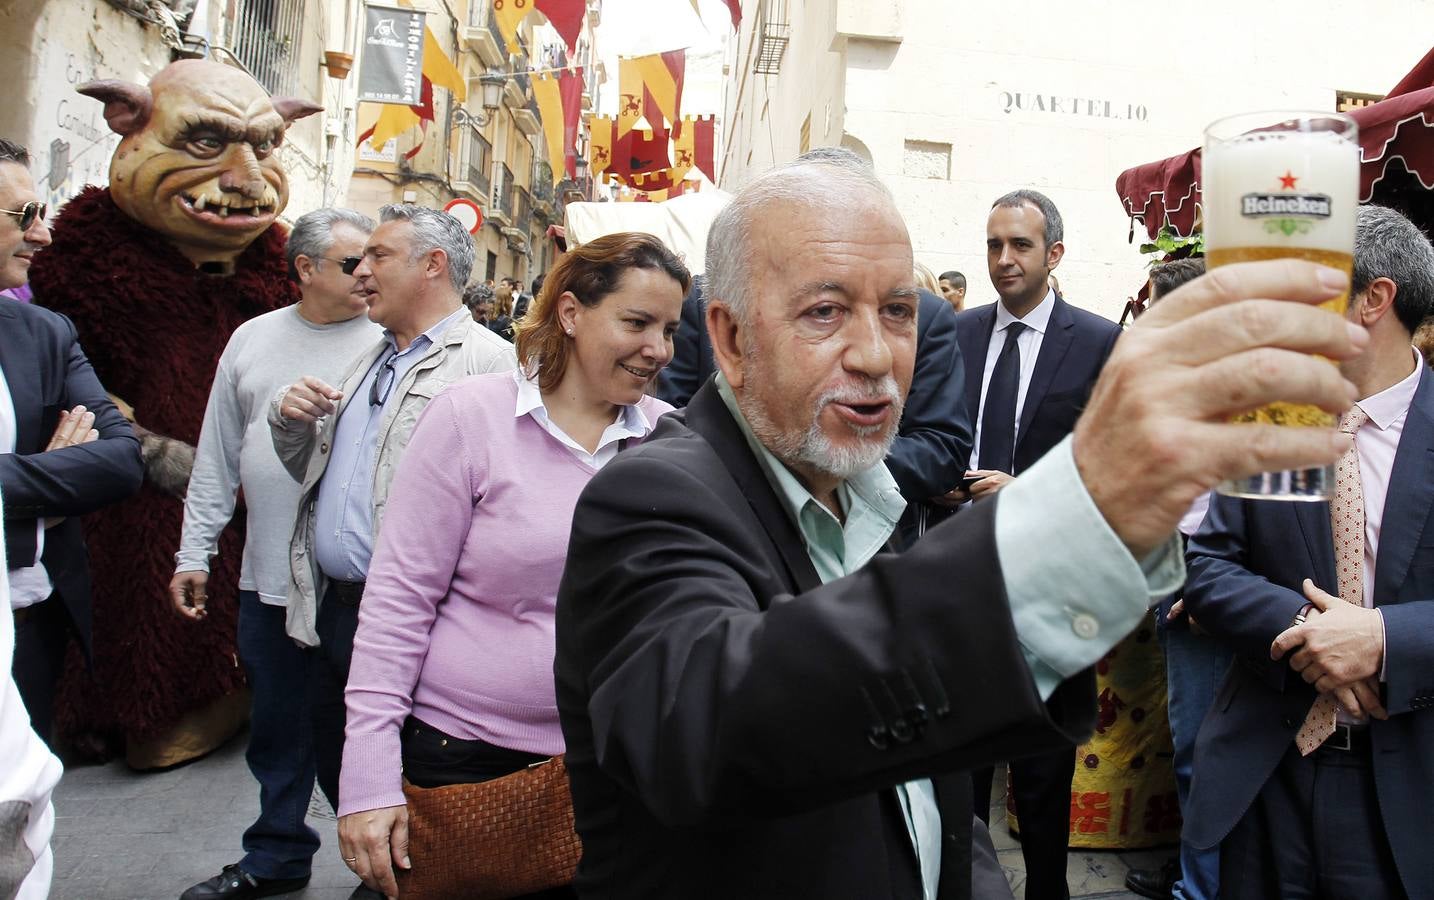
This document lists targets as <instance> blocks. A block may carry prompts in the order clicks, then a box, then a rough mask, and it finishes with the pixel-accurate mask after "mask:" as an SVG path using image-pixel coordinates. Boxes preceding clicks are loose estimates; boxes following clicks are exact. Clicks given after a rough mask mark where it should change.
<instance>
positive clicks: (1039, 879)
mask: <svg viewBox="0 0 1434 900" xmlns="http://www.w3.org/2000/svg"><path fill="white" fill-rule="evenodd" d="M1063 238H1064V229H1063V226H1062V224H1061V214H1060V212H1059V211H1058V210H1057V209H1056V206H1055V204H1054V203H1052V202H1051V200H1050V198H1048V197H1046V196H1045V195H1044V194H1041V193H1038V192H1036V191H1029V190H1021V191H1012V192H1011V193H1009V194H1006V195H1005V196H1004V197H1002V198H1000V199H999V200H997V201H996V202H995V204H994V205H992V207H991V214H990V216H989V217H988V218H987V220H986V264H987V267H988V268H989V269H990V273H991V283H992V284H993V285H994V286H995V288H996V293H997V294H998V295H999V297H1000V300H999V302H997V303H992V304H989V305H987V306H978V307H976V308H974V309H968V310H966V311H964V312H962V313H961V314H960V315H958V316H957V317H956V333H957V339H958V341H959V342H960V345H961V356H962V358H963V359H964V360H965V363H966V409H967V410H968V412H969V414H970V418H971V420H972V421H973V422H974V423H975V429H976V443H975V449H974V450H973V451H972V455H971V469H970V471H968V472H967V473H966V474H967V476H968V477H970V478H976V479H978V480H977V481H975V483H974V484H971V485H970V487H969V492H968V491H967V490H961V491H957V492H956V494H955V495H954V496H953V499H956V500H964V499H968V497H969V498H978V499H979V498H981V497H986V496H990V495H991V494H992V493H994V492H995V491H997V490H1000V489H1001V488H1002V487H1003V486H1005V485H1006V484H1008V483H1009V482H1010V481H1011V479H1012V478H1014V477H1015V476H1016V475H1019V474H1020V473H1022V472H1024V471H1026V470H1027V469H1029V468H1030V467H1031V466H1032V465H1033V464H1034V463H1035V462H1036V460H1038V459H1040V458H1041V457H1042V456H1044V455H1045V454H1046V453H1047V452H1048V451H1049V450H1050V449H1051V448H1052V447H1054V446H1055V445H1056V444H1058V443H1060V442H1061V441H1062V440H1064V439H1065V438H1066V436H1067V435H1069V434H1070V433H1071V430H1072V429H1074V428H1075V424H1076V419H1078V418H1079V417H1080V414H1081V410H1083V409H1084V408H1085V404H1086V400H1087V399H1088V398H1089V397H1090V392H1091V388H1093V387H1094V386H1095V382H1096V379H1097V378H1098V377H1099V376H1100V370H1101V367H1102V366H1104V365H1105V361H1106V359H1107V358H1108V357H1109V356H1110V351H1111V348H1112V347H1114V346H1115V339H1116V338H1117V337H1119V336H1120V326H1118V325H1116V324H1115V323H1114V322H1111V321H1109V320H1107V319H1102V318H1101V317H1100V316H1097V315H1095V314H1093V313H1089V312H1086V311H1085V310H1083V309H1077V308H1075V307H1073V306H1071V305H1070V304H1068V303H1066V301H1065V300H1063V299H1061V297H1060V295H1059V294H1058V293H1057V292H1056V291H1055V290H1054V289H1053V288H1051V287H1050V280H1051V272H1053V271H1054V270H1055V268H1056V266H1058V265H1059V264H1060V262H1061V259H1062V257H1063V256H1064V255H1065V244H1064V243H1063V242H1062V241H1063ZM1033 549H1034V548H1033ZM992 774H993V773H992V771H991V770H990V769H981V770H978V771H977V772H976V773H975V774H974V786H975V791H976V797H975V800H976V804H977V812H978V814H979V815H980V816H981V818H982V819H983V820H984V819H985V818H986V817H987V816H988V815H989V806H990V803H989V800H990V792H991V779H992ZM1074 774H1075V745H1074V744H1071V745H1068V746H1063V747H1058V748H1055V749H1054V750H1052V751H1051V752H1049V753H1044V754H1040V755H1036V756H1029V757H1025V758H1022V759H1014V760H1012V761H1011V794H1012V796H1013V798H1014V800H1015V804H1016V815H1017V816H1018V817H1019V819H1020V823H1021V853H1022V855H1023V856H1024V857H1025V860H1026V873H1027V877H1026V897H1027V898H1028V900H1037V898H1040V900H1046V898H1056V900H1063V898H1065V897H1068V896H1069V890H1068V888H1067V886H1066V877H1065V872H1066V851H1067V848H1068V845H1069V837H1070V784H1071V777H1072V776H1073V775H1074Z"/></svg>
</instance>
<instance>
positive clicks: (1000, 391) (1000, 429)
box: [980, 322, 1026, 475]
mask: <svg viewBox="0 0 1434 900" xmlns="http://www.w3.org/2000/svg"><path fill="white" fill-rule="evenodd" d="M1025 330H1026V326H1025V325H1024V324H1022V323H1021V322H1012V323H1011V324H1010V325H1007V326H1006V343H1005V346H1003V347H1002V348H1001V355H1000V356H998V357H996V368H995V369H993V370H992V371H991V383H990V384H989V385H987V386H986V406H985V408H984V409H983V410H982V413H981V454H980V463H981V468H983V469H995V470H997V471H999V472H1006V473H1008V474H1012V475H1014V474H1015V454H1016V394H1017V392H1018V391H1019V390H1020V388H1021V350H1020V348H1019V347H1017V346H1016V338H1017V337H1019V336H1020V334H1021V332H1023V331H1025Z"/></svg>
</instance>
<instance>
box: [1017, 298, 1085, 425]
mask: <svg viewBox="0 0 1434 900" xmlns="http://www.w3.org/2000/svg"><path fill="white" fill-rule="evenodd" d="M1074 340H1075V316H1073V315H1071V311H1070V307H1069V306H1067V305H1066V302H1065V301H1064V300H1062V299H1061V298H1060V297H1056V302H1055V308H1054V309H1052V310H1051V321H1050V323H1049V324H1048V325H1047V326H1046V333H1045V336H1044V337H1042V338H1041V352H1040V354H1039V355H1037V356H1036V369H1035V371H1034V372H1032V373H1031V385H1030V387H1028V388H1027V389H1026V403H1025V406H1023V407H1021V427H1020V428H1019V429H1018V433H1017V435H1016V447H1015V449H1016V450H1020V448H1021V444H1022V443H1023V442H1024V441H1025V440H1026V436H1027V435H1029V434H1030V433H1031V421H1032V420H1033V419H1035V417H1036V410H1037V409H1039V408H1040V405H1041V400H1042V399H1043V398H1044V397H1045V396H1046V392H1047V391H1049V390H1050V388H1051V382H1052V381H1053V380H1054V379H1055V377H1056V372H1057V371H1059V370H1060V367H1061V361H1062V360H1064V359H1065V358H1066V351H1067V350H1069V349H1070V348H1071V342H1072V341H1074Z"/></svg>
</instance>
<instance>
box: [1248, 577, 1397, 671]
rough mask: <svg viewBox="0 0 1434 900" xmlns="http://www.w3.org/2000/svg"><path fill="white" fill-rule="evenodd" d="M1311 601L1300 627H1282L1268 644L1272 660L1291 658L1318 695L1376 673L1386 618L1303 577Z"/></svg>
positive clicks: (1382, 645) (1382, 653) (1292, 666)
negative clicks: (1308, 611) (1321, 588)
mask: <svg viewBox="0 0 1434 900" xmlns="http://www.w3.org/2000/svg"><path fill="white" fill-rule="evenodd" d="M1304 591H1305V597H1307V598H1308V599H1309V601H1310V602H1311V603H1313V604H1314V610H1319V615H1318V616H1316V615H1314V610H1311V611H1310V614H1309V616H1307V617H1306V619H1305V623H1304V624H1303V625H1296V626H1293V627H1291V628H1286V629H1285V630H1284V631H1282V632H1280V634H1279V635H1278V636H1277V637H1276V638H1275V642H1274V643H1273V644H1271V645H1270V658H1271V659H1283V658H1284V656H1285V654H1286V653H1289V652H1290V651H1292V650H1294V649H1295V648H1296V647H1299V650H1297V651H1295V653H1294V655H1293V656H1291V657H1290V668H1291V669H1294V670H1295V671H1296V672H1298V673H1300V677H1301V678H1303V679H1304V680H1305V681H1307V682H1309V683H1310V684H1312V685H1314V686H1315V689H1316V690H1318V691H1319V692H1320V693H1329V692H1330V691H1332V690H1334V689H1335V688H1340V687H1347V686H1349V685H1351V684H1353V683H1354V682H1356V681H1363V680H1364V679H1366V678H1372V677H1374V676H1375V675H1377V674H1378V673H1379V666H1380V663H1382V662H1383V660H1384V617H1383V616H1381V615H1380V614H1379V611H1378V610H1373V609H1365V608H1364V607H1363V606H1355V605H1354V604H1353V603H1346V602H1344V601H1343V600H1341V599H1339V598H1338V597H1335V596H1332V595H1330V594H1328V593H1326V592H1324V591H1322V590H1320V589H1319V588H1317V587H1315V585H1314V582H1313V581H1310V580H1309V579H1308V578H1306V579H1305V581H1304Z"/></svg>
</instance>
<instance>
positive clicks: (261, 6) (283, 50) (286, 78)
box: [230, 0, 304, 96]
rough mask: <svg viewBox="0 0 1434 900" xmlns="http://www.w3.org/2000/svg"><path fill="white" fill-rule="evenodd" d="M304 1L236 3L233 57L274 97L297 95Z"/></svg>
mask: <svg viewBox="0 0 1434 900" xmlns="http://www.w3.org/2000/svg"><path fill="white" fill-rule="evenodd" d="M303 21H304V0H236V2H235V6H234V21H233V25H232V31H231V33H232V35H233V39H232V40H231V42H230V43H232V44H233V46H234V56H235V57H237V58H238V60H239V61H240V62H241V63H243V64H244V67H245V68H246V69H248V70H249V72H250V74H252V75H253V76H254V77H255V78H256V79H258V81H259V83H260V84H262V85H263V86H264V88H265V89H266V90H267V91H269V93H271V94H274V95H276V96H286V95H292V94H296V93H298V90H297V87H298V77H299V65H298V59H299V39H300V32H301V29H302V26H303Z"/></svg>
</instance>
